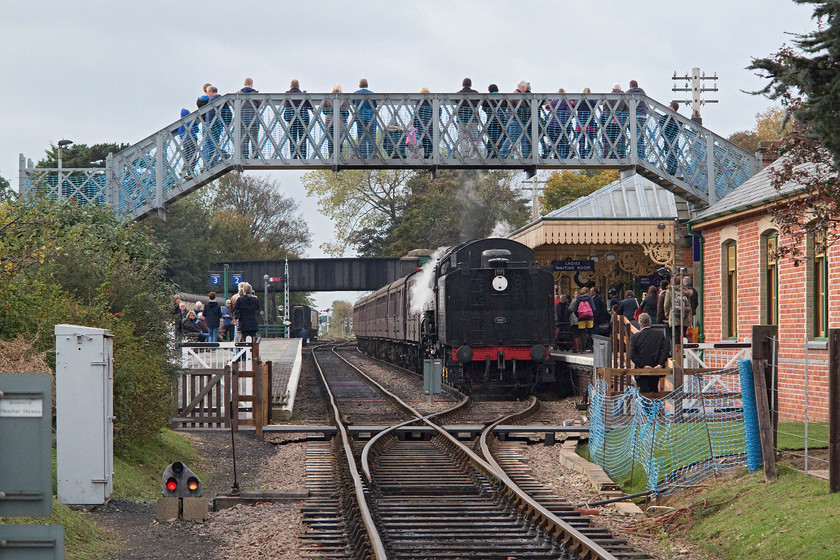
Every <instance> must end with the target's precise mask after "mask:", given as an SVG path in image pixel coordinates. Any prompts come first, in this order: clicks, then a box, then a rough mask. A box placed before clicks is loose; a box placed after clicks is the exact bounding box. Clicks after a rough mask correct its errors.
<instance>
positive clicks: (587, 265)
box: [551, 259, 595, 272]
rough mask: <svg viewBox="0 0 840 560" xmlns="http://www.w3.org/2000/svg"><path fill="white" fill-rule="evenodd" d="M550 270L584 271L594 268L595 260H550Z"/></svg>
mask: <svg viewBox="0 0 840 560" xmlns="http://www.w3.org/2000/svg"><path fill="white" fill-rule="evenodd" d="M551 270H553V271H554V272H585V271H594V270H595V261H593V260H590V259H579V260H574V259H566V260H563V261H551Z"/></svg>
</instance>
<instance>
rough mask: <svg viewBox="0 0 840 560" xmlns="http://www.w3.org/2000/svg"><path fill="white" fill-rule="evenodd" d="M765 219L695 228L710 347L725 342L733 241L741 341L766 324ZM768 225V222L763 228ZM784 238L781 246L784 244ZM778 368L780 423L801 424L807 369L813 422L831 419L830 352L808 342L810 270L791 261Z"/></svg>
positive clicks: (832, 273)
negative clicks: (725, 275)
mask: <svg viewBox="0 0 840 560" xmlns="http://www.w3.org/2000/svg"><path fill="white" fill-rule="evenodd" d="M761 223H762V216H761V215H760V214H752V215H749V216H744V217H739V218H737V219H735V220H730V221H729V222H725V223H719V224H714V225H712V226H708V227H703V226H702V225H701V226H699V227H697V228H695V229H697V230H699V231H701V232H702V234H703V239H704V251H703V332H704V335H705V341H706V342H719V341H720V340H721V339H722V334H723V333H722V326H723V317H722V312H723V310H722V305H721V286H722V284H721V270H722V261H721V259H722V252H721V245H722V243H723V242H725V241H726V239H723V238H722V237H724V236H725V237H726V238H727V239H729V238H734V240H735V241H736V243H737V261H736V262H737V286H738V289H737V310H738V311H737V314H738V318H737V322H738V340H739V341H743V340H744V339H745V338H749V337H751V336H752V326H753V325H759V324H761V305H762V303H761V298H760V295H759V294H760V283H761V276H762V270H761V267H760V266H759V251H760V250H761V248H762V240H761V234H762V233H763V232H762V231H759V227H760V225H761ZM764 223H766V221H765V222H764ZM785 241H786V240H785V239H784V238H780V240H779V242H780V244H784V243H785ZM838 265H840V245H835V246H834V247H831V248H830V249H829V254H828V271H829V278H828V288H829V296H828V302H829V312H828V323H829V325H828V326H829V328H840V266H838ZM778 266H779V300H778V301H779V304H778V308H779V356H778V358H779V368H778V374H777V375H778V389H779V391H778V395H777V398H778V409H779V418H780V420H790V421H797V420H798V421H801V420H802V419H804V411H805V368H806V357H807V369H808V418H809V419H811V420H812V421H825V420H826V419H827V416H828V401H827V399H826V395H827V392H828V378H827V374H828V351H827V350H822V349H808V350H807V351H806V348H805V341H806V334H807V323H806V320H807V321H812V320H813V319H811V313H810V310H809V309H808V307H809V306H810V298H808V297H806V294H807V290H806V281H807V276H808V270H809V267H808V266H807V265H806V263H804V262H801V263H800V264H799V266H794V264H793V261H792V260H791V259H787V258H785V259H781V260H780V261H779V265H778Z"/></svg>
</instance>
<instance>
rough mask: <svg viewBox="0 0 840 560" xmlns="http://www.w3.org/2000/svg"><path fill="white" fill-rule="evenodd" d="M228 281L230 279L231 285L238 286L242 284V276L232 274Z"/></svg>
mask: <svg viewBox="0 0 840 560" xmlns="http://www.w3.org/2000/svg"><path fill="white" fill-rule="evenodd" d="M230 279H231V282H232V283H233V285H234V286H238V285H239V284H241V283H242V275H241V274H232V275H231V277H230Z"/></svg>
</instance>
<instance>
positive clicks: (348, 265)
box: [216, 257, 420, 292]
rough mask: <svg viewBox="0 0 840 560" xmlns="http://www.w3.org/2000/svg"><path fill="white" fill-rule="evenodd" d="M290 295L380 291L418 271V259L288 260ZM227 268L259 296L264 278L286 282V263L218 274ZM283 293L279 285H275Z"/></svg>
mask: <svg viewBox="0 0 840 560" xmlns="http://www.w3.org/2000/svg"><path fill="white" fill-rule="evenodd" d="M288 262H289V277H288V282H289V291H291V292H354V291H358V292H364V291H370V290H378V289H379V288H381V287H382V286H385V285H386V284H390V283H391V282H393V281H394V280H397V279H399V278H402V277H403V276H406V275H407V274H410V273H412V272H414V271H415V270H417V267H418V266H419V262H420V261H419V259H416V258H410V257H404V258H401V259H386V258H340V259H294V260H289V261H288ZM225 264H227V265H228V267H229V269H230V270H231V271H236V272H237V273H239V274H241V275H242V280H244V281H246V282H248V283H249V284H251V285H252V286H253V287H254V289H255V290H256V291H257V292H262V290H263V289H264V287H265V282H264V279H263V277H264V276H265V275H268V277H269V278H283V277H284V276H285V275H284V274H283V268H284V266H285V264H286V262H285V261H242V262H228V263H216V270H221V269H222V268H224V266H225ZM273 287H274V288H275V289H280V288H281V285H280V284H279V283H274V284H273Z"/></svg>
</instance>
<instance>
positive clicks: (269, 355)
mask: <svg viewBox="0 0 840 560" xmlns="http://www.w3.org/2000/svg"><path fill="white" fill-rule="evenodd" d="M301 342H302V340H301V339H300V338H263V339H260V360H262V361H263V362H272V370H271V372H272V373H271V395H272V406H273V407H274V409H275V410H279V411H280V416H281V417H283V418H289V417H291V415H292V410H293V409H294V406H295V396H296V395H297V387H298V382H299V381H300V368H301V363H302V362H301V351H302V344H301Z"/></svg>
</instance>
